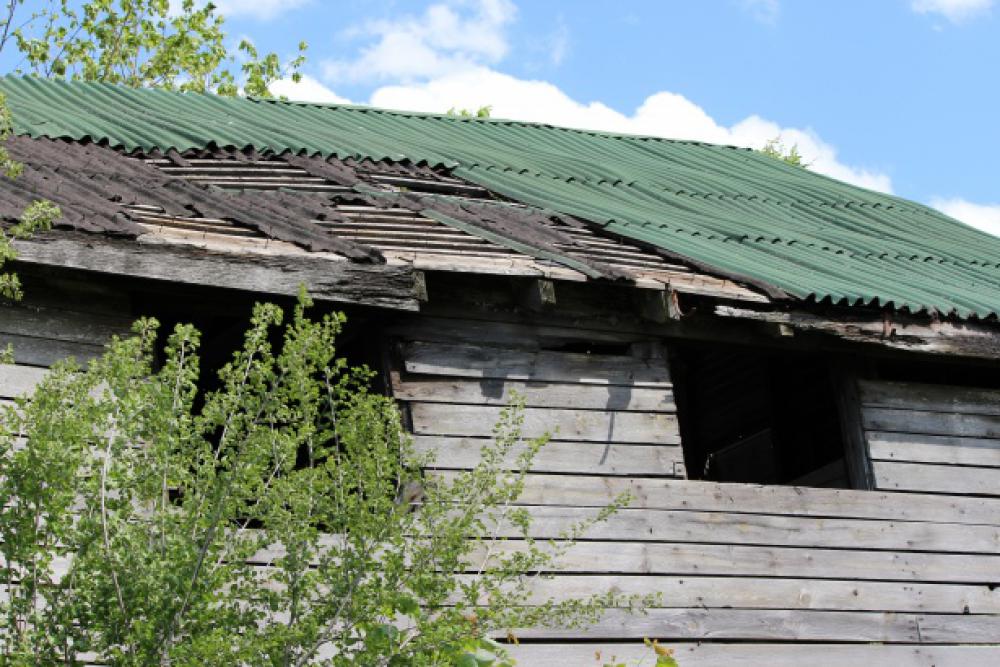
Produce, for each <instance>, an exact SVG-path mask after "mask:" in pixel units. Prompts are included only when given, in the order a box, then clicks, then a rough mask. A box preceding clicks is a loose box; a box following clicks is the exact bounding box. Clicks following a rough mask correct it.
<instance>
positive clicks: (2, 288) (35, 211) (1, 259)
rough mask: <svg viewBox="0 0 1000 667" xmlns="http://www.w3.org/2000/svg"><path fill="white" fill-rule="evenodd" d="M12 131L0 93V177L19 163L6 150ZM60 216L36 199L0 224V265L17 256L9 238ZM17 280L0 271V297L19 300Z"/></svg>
mask: <svg viewBox="0 0 1000 667" xmlns="http://www.w3.org/2000/svg"><path fill="white" fill-rule="evenodd" d="M12 131H13V122H12V120H11V117H10V110H9V109H8V108H7V104H6V101H5V99H4V96H3V94H0V178H17V177H18V175H19V174H20V173H21V170H22V168H23V167H22V165H21V164H20V163H19V162H17V161H16V160H14V159H13V158H12V157H11V155H10V152H9V151H8V150H7V146H6V142H7V139H9V138H10V135H11V133H12ZM59 216H60V211H59V207H58V206H56V205H55V204H53V203H52V202H49V201H45V200H40V201H36V202H33V203H32V204H30V205H29V206H28V207H27V208H26V209H25V210H24V212H23V213H22V214H21V218H20V220H19V221H18V222H17V223H15V224H13V225H10V226H7V227H6V228H4V227H0V268H2V267H3V266H4V264H6V263H7V262H9V261H11V260H13V259H15V258H16V257H17V252H16V251H15V249H14V246H13V244H12V241H14V240H15V239H23V238H26V237H28V236H30V235H31V234H33V233H35V232H36V231H40V230H44V229H48V228H49V227H51V226H52V223H53V222H55V220H57V219H58V218H59ZM21 296H22V293H21V281H20V279H18V277H17V274H15V273H11V272H0V297H3V298H5V299H20V298H21Z"/></svg>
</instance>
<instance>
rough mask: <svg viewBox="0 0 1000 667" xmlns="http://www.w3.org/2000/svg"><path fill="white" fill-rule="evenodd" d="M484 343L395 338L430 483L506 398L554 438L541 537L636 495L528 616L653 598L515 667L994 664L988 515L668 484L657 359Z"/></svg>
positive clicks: (667, 433)
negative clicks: (666, 649)
mask: <svg viewBox="0 0 1000 667" xmlns="http://www.w3.org/2000/svg"><path fill="white" fill-rule="evenodd" d="M482 326H483V331H484V335H483V339H484V340H489V341H491V342H489V343H482V344H474V343H473V342H471V340H470V339H472V336H468V335H465V336H462V337H460V340H461V341H462V342H446V341H445V340H444V338H445V337H444V336H438V337H436V338H434V340H436V341H437V342H429V341H427V340H407V341H405V342H404V343H403V344H402V345H401V346H400V348H399V359H398V361H397V363H396V364H395V366H394V368H393V369H392V371H391V378H392V386H393V391H394V394H395V396H396V398H397V399H399V400H400V402H401V403H402V405H403V407H404V409H405V410H407V411H408V412H409V414H410V417H411V424H412V430H413V432H414V438H415V441H416V443H417V446H418V448H421V449H434V450H436V451H437V452H438V463H437V464H436V466H437V469H436V470H435V471H433V473H432V474H436V475H440V476H444V477H449V476H452V475H454V474H457V472H456V471H457V470H459V469H463V468H467V467H469V466H471V465H473V464H474V463H475V461H476V456H477V453H478V450H479V447H480V446H481V445H482V444H483V442H484V440H485V439H486V438H488V437H489V435H490V431H491V428H492V426H493V422H494V420H495V418H496V416H497V414H498V410H499V406H500V405H502V404H503V403H504V402H505V400H506V399H507V398H508V397H509V394H510V392H511V390H517V391H518V392H519V393H521V394H522V395H525V396H526V397H527V398H526V400H527V405H528V414H527V415H526V417H527V420H526V423H527V431H528V434H529V435H535V434H538V433H540V432H542V431H544V430H547V429H548V430H551V429H556V436H555V438H554V439H553V441H552V442H551V443H550V444H549V445H548V446H547V447H546V448H545V449H543V450H542V454H541V455H540V456H539V458H538V460H537V462H536V466H535V470H534V472H533V473H532V474H531V475H529V479H528V482H527V487H526V489H525V493H524V495H523V497H522V499H521V502H522V503H523V504H524V505H525V506H526V507H527V509H528V510H529V511H530V512H531V514H532V515H533V516H534V518H535V522H534V525H533V528H532V533H533V536H534V537H538V538H556V537H558V535H559V532H560V530H561V529H562V528H563V527H565V525H566V524H567V523H568V522H571V521H574V520H579V519H580V518H582V517H585V516H588V515H590V514H591V513H593V512H596V511H597V508H599V507H601V506H602V505H604V504H605V503H607V502H608V501H610V500H611V498H612V497H614V495H615V494H617V493H619V492H621V491H623V490H625V489H631V490H632V492H633V494H634V496H635V501H634V503H633V504H632V505H631V506H630V507H629V508H628V509H625V510H622V511H621V512H619V513H618V514H617V515H615V516H614V517H612V519H611V520H610V521H608V522H607V523H606V524H603V525H599V526H597V527H595V528H594V529H593V530H592V531H590V532H589V533H588V534H587V535H586V537H585V539H584V540H582V541H581V542H580V543H579V544H577V546H576V547H575V548H574V549H572V550H571V551H570V552H568V553H567V554H566V556H565V557H564V558H563V559H562V561H561V562H560V566H561V568H560V569H558V570H557V571H555V572H553V573H551V574H552V578H551V579H547V580H542V581H539V582H538V584H537V588H536V595H537V600H539V601H541V600H544V599H548V598H550V597H552V598H556V599H560V598H566V597H579V596H585V595H588V594H591V593H598V592H603V591H607V590H616V591H620V592H624V593H648V592H651V591H659V592H661V593H662V600H663V601H662V604H661V605H660V606H658V607H657V608H654V609H650V610H648V613H647V614H645V615H637V616H630V615H628V614H625V613H623V612H619V611H610V612H609V613H608V614H607V615H606V616H605V617H604V618H603V619H602V620H600V621H599V622H598V623H597V624H596V625H594V626H592V627H590V628H587V629H585V630H543V629H532V628H524V629H520V630H518V631H517V635H518V637H519V638H520V639H521V644H520V645H519V646H517V647H514V648H513V651H514V654H515V655H516V656H517V657H518V658H519V660H520V663H519V664H522V665H585V664H593V665H602V664H604V663H606V662H610V661H612V660H618V661H636V660H638V661H640V662H629V664H650V665H651V664H652V662H653V658H652V653H651V652H650V651H649V650H648V649H644V648H643V647H642V639H643V638H644V637H658V638H661V639H662V640H663V643H664V645H667V646H671V647H673V648H674V649H675V650H676V651H677V657H678V659H679V661H680V664H681V665H682V666H683V667H690V666H692V665H698V666H701V667H704V666H705V665H731V664H740V665H764V664H766V665H769V666H774V665H789V666H790V665H802V664H808V663H815V664H822V665H845V666H846V665H851V666H852V667H853V666H855V665H868V664H893V665H938V666H941V665H962V666H963V667H970V666H975V665H993V664H1000V647H998V644H1000V591H998V590H996V584H997V583H998V582H1000V498H989V497H955V496H941V495H937V494H931V493H897V492H881V491H855V490H834V489H819V488H802V487H779V486H759V485H750V484H717V483H710V482H700V481H689V480H686V479H683V478H681V476H679V475H674V474H672V470H671V463H672V462H675V463H677V464H679V463H680V461H681V460H682V458H683V457H682V452H681V449H680V443H679V437H678V431H677V429H676V415H675V408H674V403H673V392H672V386H671V384H670V382H669V370H668V369H667V368H666V365H665V363H664V362H663V361H662V360H657V359H642V358H636V357H630V356H620V357H618V358H615V359H611V357H614V356H615V355H604V356H602V355H600V354H591V355H580V354H575V353H568V352H559V351H546V350H542V349H538V347H537V345H536V346H532V345H530V344H526V343H525V341H527V340H528V338H529V337H528V336H527V332H524V333H525V336H524V337H521V336H519V335H512V331H510V330H507V331H505V332H504V337H505V338H507V339H508V340H509V341H513V342H510V343H507V344H503V343H501V342H497V341H498V339H500V338H501V337H500V336H499V335H496V333H495V332H494V333H492V334H490V333H486V332H487V331H489V325H487V324H484V325H482ZM513 333H514V334H516V333H517V332H516V331H515V332H513ZM585 337H586V334H585V333H582V334H581V338H585ZM454 340H455V339H454V338H453V341H454ZM865 396H866V397H870V396H871V392H866V393H865ZM976 404H977V405H979V403H976ZM983 411H984V409H983V408H980V410H979V412H980V413H982V412H983ZM997 413H998V414H1000V409H998V410H997ZM867 414H868V410H867V407H866V415H867ZM979 416H981V417H988V416H990V415H988V414H980V415H979ZM869 423H871V422H869ZM866 433H868V431H866ZM978 435H979V437H980V438H985V435H984V434H982V433H980V434H978ZM953 437H955V436H954V434H953ZM963 437H966V436H963ZM969 444H970V445H971V443H969ZM926 446H928V447H931V446H934V442H933V441H930V442H929V443H927V444H926ZM984 451H985V450H982V448H980V449H977V450H975V453H972V451H971V450H969V451H967V452H965V453H963V454H962V456H964V457H966V459H964V460H975V461H977V462H981V461H982V460H983V459H982V457H983V456H986V454H984V453H983V452H984ZM990 451H992V453H993V454H996V452H997V451H998V450H996V449H993V450H990ZM927 456H929V454H928V455H927ZM969 457H973V458H969ZM993 460H994V462H995V459H993ZM928 463H929V462H928ZM952 463H954V462H952ZM977 465H978V463H977ZM675 470H676V468H675ZM511 537H512V535H511ZM522 546H523V545H521V544H520V543H519V542H518V541H517V540H516V539H511V540H510V541H509V542H507V543H506V544H505V545H504V546H503V547H502V548H505V549H519V548H522Z"/></svg>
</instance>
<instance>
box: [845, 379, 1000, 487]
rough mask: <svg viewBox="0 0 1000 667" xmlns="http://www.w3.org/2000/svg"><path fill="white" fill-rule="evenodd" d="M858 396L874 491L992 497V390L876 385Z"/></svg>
mask: <svg viewBox="0 0 1000 667" xmlns="http://www.w3.org/2000/svg"><path fill="white" fill-rule="evenodd" d="M859 389H860V396H861V405H862V423H863V427H864V430H865V439H866V441H867V447H868V455H869V457H870V458H871V461H872V468H873V471H874V478H875V486H876V488H878V489H883V490H890V491H922V492H930V493H942V494H956V495H975V496H998V495H1000V391H996V390H988V389H978V388H970V387H951V386H942V385H929V384H916V383H902V382H876V381H862V382H860V383H859Z"/></svg>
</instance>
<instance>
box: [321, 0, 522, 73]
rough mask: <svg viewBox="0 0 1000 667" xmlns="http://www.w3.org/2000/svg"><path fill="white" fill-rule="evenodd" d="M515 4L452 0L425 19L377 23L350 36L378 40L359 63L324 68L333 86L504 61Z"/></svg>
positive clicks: (343, 62)
mask: <svg viewBox="0 0 1000 667" xmlns="http://www.w3.org/2000/svg"><path fill="white" fill-rule="evenodd" d="M516 14H517V8H516V7H515V6H514V4H513V3H512V2H511V1H510V0H450V1H448V2H440V3H436V4H433V5H431V6H430V7H428V8H427V10H426V11H425V12H424V13H423V14H422V15H421V16H417V17H414V16H406V17H403V18H400V19H398V20H392V21H373V22H370V23H367V24H365V25H363V26H361V27H358V28H355V29H354V30H352V31H350V33H349V34H351V35H353V36H355V37H361V38H369V39H374V40H375V41H374V43H373V44H370V45H368V46H365V47H363V48H362V49H361V53H360V55H359V56H358V57H357V58H355V59H354V60H338V61H328V62H326V63H324V78H325V79H327V80H328V81H333V82H342V81H373V80H374V81H379V80H381V81H387V80H391V81H412V80H417V79H421V78H428V77H435V76H441V75H444V74H448V73H452V72H456V71H460V70H463V69H468V68H470V67H474V66H476V65H481V64H492V63H496V62H499V61H500V60H501V59H502V58H503V57H504V56H505V55H506V54H507V50H508V43H507V35H506V32H505V28H506V26H507V25H508V24H509V23H511V22H512V21H513V20H514V17H515V15H516Z"/></svg>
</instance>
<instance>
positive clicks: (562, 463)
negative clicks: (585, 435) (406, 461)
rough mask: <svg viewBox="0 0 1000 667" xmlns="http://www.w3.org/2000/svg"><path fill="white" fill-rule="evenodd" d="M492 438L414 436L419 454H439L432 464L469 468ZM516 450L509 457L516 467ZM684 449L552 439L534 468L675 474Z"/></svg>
mask: <svg viewBox="0 0 1000 667" xmlns="http://www.w3.org/2000/svg"><path fill="white" fill-rule="evenodd" d="M490 442H492V439H491V438H452V437H444V436H419V435H418V436H414V438H413V445H414V448H415V449H416V451H417V452H418V453H421V454H423V453H427V452H434V453H435V454H436V456H435V459H434V462H433V463H432V466H431V467H434V468H449V469H469V468H472V467H474V466H475V465H476V464H477V463H479V460H480V452H481V451H482V448H483V446H484V445H487V444H489V443H490ZM521 451H523V450H522V449H521V448H518V449H516V450H515V451H514V452H512V453H511V455H510V456H508V457H507V465H508V466H509V467H510V468H511V469H514V468H515V467H516V465H517V460H516V459H517V456H518V454H519V453H520V452H521ZM683 465H684V452H683V451H681V448H680V446H678V445H632V444H628V445H612V444H605V443H595V442H562V441H558V442H556V441H553V442H549V443H547V444H546V445H545V446H544V447H542V449H541V451H539V452H538V454H537V455H536V456H535V458H534V461H533V463H532V466H531V470H533V471H536V472H558V473H585V474H590V475H650V476H652V475H666V476H671V477H673V476H675V475H677V471H678V470H681V469H683Z"/></svg>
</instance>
